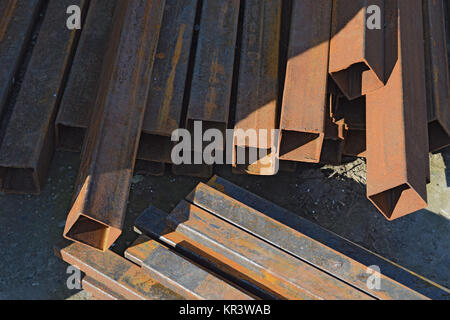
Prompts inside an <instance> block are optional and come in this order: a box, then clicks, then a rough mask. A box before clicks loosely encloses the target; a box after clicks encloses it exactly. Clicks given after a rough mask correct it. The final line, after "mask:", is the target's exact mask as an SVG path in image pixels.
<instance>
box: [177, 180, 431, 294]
mask: <svg viewBox="0 0 450 320" xmlns="http://www.w3.org/2000/svg"><path fill="white" fill-rule="evenodd" d="M186 199H187V200H188V201H190V202H192V203H193V204H195V205H197V206H199V207H200V208H202V209H204V210H207V211H208V212H211V213H213V214H214V215H216V216H218V217H219V218H222V219H224V220H225V221H227V222H230V223H232V224H233V225H235V226H237V227H239V228H241V229H243V230H245V231H247V232H250V233H252V234H254V235H255V236H257V237H259V238H260V239H262V240H265V241H267V242H269V243H271V244H273V245H275V246H277V247H279V248H280V249H282V250H284V251H286V252H288V253H290V254H292V255H293V256H295V257H297V258H299V259H301V260H303V261H305V262H307V263H310V264H312V265H313V266H315V267H317V268H319V269H320V270H322V271H324V272H327V273H329V274H331V275H333V276H335V277H337V278H338V279H341V280H342V281H345V282H346V283H349V284H351V285H352V286H354V287H356V288H358V289H360V290H361V291H364V292H366V293H367V294H370V295H371V296H374V297H376V298H378V299H383V300H386V299H393V300H399V299H404V300H410V299H414V300H417V299H425V297H424V296H423V295H421V294H419V293H417V292H415V291H413V290H411V289H409V288H407V287H405V286H403V285H401V284H400V283H398V282H396V281H395V280H393V279H390V278H388V277H386V276H385V275H383V274H380V281H381V285H380V287H381V289H379V290H377V289H371V288H369V287H368V285H367V283H368V279H369V277H370V276H371V274H370V273H368V272H367V269H368V268H369V267H370V265H364V264H361V263H359V262H358V261H356V260H353V259H351V258H349V257H347V256H345V255H344V254H342V253H340V252H338V251H335V250H333V249H331V248H329V247H327V246H326V245H324V244H322V243H320V242H319V241H316V240H315V239H313V238H310V237H308V236H306V235H304V234H302V233H301V232H299V231H296V230H295V229H291V228H290V227H288V226H286V225H284V224H282V223H281V222H278V221H276V220H274V219H272V218H270V217H268V216H266V215H265V214H264V213H263V212H259V211H257V210H254V209H252V208H250V207H248V206H246V205H245V204H243V203H241V202H238V201H236V200H234V199H233V198H231V197H229V196H227V195H225V194H223V193H221V192H220V191H218V190H216V189H213V188H211V187H209V186H207V185H205V184H200V185H199V186H198V187H197V188H196V189H195V190H194V191H193V192H192V193H191V194H190V195H189V196H188V197H187V198H186Z"/></svg>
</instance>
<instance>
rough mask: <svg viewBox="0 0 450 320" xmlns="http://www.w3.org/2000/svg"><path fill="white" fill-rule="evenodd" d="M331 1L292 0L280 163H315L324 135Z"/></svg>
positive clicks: (281, 123) (318, 158)
mask: <svg viewBox="0 0 450 320" xmlns="http://www.w3.org/2000/svg"><path fill="white" fill-rule="evenodd" d="M331 12H332V1H331V0H325V1H315V0H307V1H302V0H295V1H294V2H293V9H292V25H291V31H290V41H289V50H288V62H287V70H286V79H285V87H284V96H283V103H282V110H281V122H280V129H281V135H280V141H279V153H280V155H279V157H280V159H281V160H289V161H298V162H311V163H318V162H319V161H320V154H321V150H322V144H323V140H324V134H325V117H326V103H327V79H328V57H329V44H330V42H329V41H330V26H331Z"/></svg>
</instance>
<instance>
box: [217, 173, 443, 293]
mask: <svg viewBox="0 0 450 320" xmlns="http://www.w3.org/2000/svg"><path fill="white" fill-rule="evenodd" d="M208 185H210V186H211V187H213V188H214V189H216V190H218V191H220V192H222V193H224V194H226V195H228V196H229V197H231V198H233V199H235V200H237V201H239V202H241V203H243V204H245V205H247V206H249V207H250V208H253V209H255V210H257V211H259V212H261V213H263V214H264V215H265V216H267V217H268V218H271V219H273V220H275V221H278V222H279V223H282V224H283V225H285V226H287V227H289V228H291V229H293V230H296V231H298V232H300V233H302V234H304V235H305V236H307V237H309V238H311V239H314V240H316V241H318V242H320V243H322V244H323V245H325V246H327V247H329V248H330V249H333V250H334V251H336V252H340V253H342V254H344V255H345V256H347V257H349V258H350V259H353V260H355V261H358V262H359V263H361V264H363V265H366V266H378V267H379V268H380V271H381V273H382V274H383V275H385V276H386V277H388V278H391V279H395V281H397V282H399V283H401V284H402V285H404V286H406V287H408V288H411V289H412V290H414V291H416V292H418V293H420V294H422V295H424V296H426V297H428V298H430V299H433V300H446V299H449V298H450V291H449V290H448V289H447V288H444V287H442V286H439V285H438V284H436V283H433V282H432V281H430V280H428V279H425V278H424V277H422V276H420V275H417V274H415V273H413V272H411V271H409V270H407V269H405V268H403V267H401V266H399V265H397V264H394V263H392V262H390V261H389V260H387V259H385V258H383V257H381V256H379V255H377V254H375V253H372V252H370V251H368V250H366V249H364V248H363V247H361V246H358V245H357V244H355V243H353V242H350V241H348V240H346V239H344V238H342V237H340V236H338V235H337V234H335V233H333V232H330V231H328V230H326V229H324V228H322V227H320V226H319V225H317V224H315V223H313V222H311V221H309V220H307V219H304V218H302V217H300V216H298V215H296V214H294V213H292V212H290V211H288V210H286V209H283V208H281V207H280V206H278V205H276V204H274V203H272V202H270V201H268V200H266V199H264V198H261V197H259V196H257V195H255V194H253V193H251V192H249V191H248V190H246V189H244V188H241V187H238V186H236V185H235V184H232V183H231V182H229V181H227V180H225V179H223V178H221V177H218V176H215V177H214V178H212V179H211V180H210V181H209V182H208Z"/></svg>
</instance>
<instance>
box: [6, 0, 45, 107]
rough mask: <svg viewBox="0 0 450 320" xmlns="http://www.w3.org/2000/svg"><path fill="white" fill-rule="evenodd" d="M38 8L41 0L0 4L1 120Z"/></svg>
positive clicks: (8, 0)
mask: <svg viewBox="0 0 450 320" xmlns="http://www.w3.org/2000/svg"><path fill="white" fill-rule="evenodd" d="M41 5H42V1H41V0H1V1H0V116H1V115H2V111H3V108H4V106H5V103H6V99H8V95H9V93H10V90H11V87H12V85H13V83H14V77H15V75H16V73H17V69H18V68H19V65H20V63H21V61H22V56H23V54H24V52H25V48H26V45H27V43H28V41H29V38H30V34H31V32H32V28H33V26H34V22H35V20H36V17H37V15H38V13H39V9H40V8H41Z"/></svg>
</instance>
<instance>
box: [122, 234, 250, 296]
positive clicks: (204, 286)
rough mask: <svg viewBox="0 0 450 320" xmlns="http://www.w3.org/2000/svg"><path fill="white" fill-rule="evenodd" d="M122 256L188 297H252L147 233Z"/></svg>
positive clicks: (166, 285)
mask: <svg viewBox="0 0 450 320" xmlns="http://www.w3.org/2000/svg"><path fill="white" fill-rule="evenodd" d="M125 257H126V258H127V259H129V260H131V261H133V262H135V263H137V264H138V265H140V266H141V267H142V270H143V271H144V272H145V273H147V274H149V275H150V276H151V277H152V278H153V279H155V280H157V281H159V282H160V283H161V284H163V285H164V286H165V287H167V288H169V289H171V290H173V291H174V292H177V293H178V294H180V295H181V296H183V297H186V298H187V299H195V300H253V298H252V297H250V296H249V295H247V294H246V293H244V292H242V291H241V290H239V289H238V288H236V287H234V286H233V285H231V284H229V283H227V282H226V281H224V280H222V279H220V278H219V277H217V276H215V275H214V274H212V273H211V272H209V271H208V270H206V269H204V268H202V267H200V266H198V265H196V264H194V263H192V262H191V261H189V260H187V259H186V258H184V257H182V256H181V255H179V254H177V253H175V252H173V251H171V250H170V249H168V248H167V247H165V246H163V245H162V244H160V243H158V242H156V241H154V240H151V239H149V238H147V237H146V236H141V237H139V238H138V239H137V240H136V242H135V243H134V244H133V245H131V247H130V248H128V249H127V250H126V251H125Z"/></svg>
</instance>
